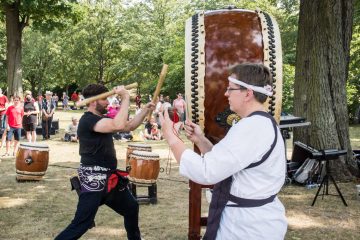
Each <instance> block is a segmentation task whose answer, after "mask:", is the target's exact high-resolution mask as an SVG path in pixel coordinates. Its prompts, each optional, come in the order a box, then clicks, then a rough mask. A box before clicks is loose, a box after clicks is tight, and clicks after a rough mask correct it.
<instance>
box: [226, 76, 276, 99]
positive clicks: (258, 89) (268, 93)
mask: <svg viewBox="0 0 360 240" xmlns="http://www.w3.org/2000/svg"><path fill="white" fill-rule="evenodd" d="M228 80H229V81H230V82H233V83H235V84H238V85H240V86H243V87H245V88H248V89H251V90H253V91H254V92H259V93H262V94H265V95H266V96H270V97H271V96H272V95H273V92H272V87H271V86H270V85H266V86H264V87H258V86H254V85H250V84H247V83H244V82H242V81H240V80H238V79H236V78H233V77H228Z"/></svg>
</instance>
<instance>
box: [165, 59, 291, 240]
mask: <svg viewBox="0 0 360 240" xmlns="http://www.w3.org/2000/svg"><path fill="white" fill-rule="evenodd" d="M230 72H231V74H230V76H229V78H228V80H229V86H228V88H227V91H226V92H225V96H226V97H227V98H228V101H229V105H230V109H231V110H232V111H234V112H235V113H237V114H238V115H239V116H240V117H241V120H240V121H239V122H237V123H236V124H234V125H233V126H232V127H231V128H230V130H229V132H228V133H227V135H226V136H225V137H224V138H223V139H222V140H221V141H220V142H218V143H217V144H215V145H213V144H212V143H211V142H210V141H209V140H208V139H207V138H206V137H205V136H204V135H203V133H202V131H201V129H200V127H199V126H198V125H196V124H194V123H192V122H190V121H187V122H186V126H185V131H186V135H187V137H188V138H189V139H190V140H191V141H192V142H193V143H194V144H196V145H197V147H198V148H199V150H200V151H201V153H202V155H199V154H197V153H195V152H194V151H192V150H190V149H188V148H187V147H186V146H185V144H184V143H183V142H182V141H181V140H180V139H179V138H178V137H177V136H176V134H175V133H174V132H173V130H172V121H171V120H170V118H169V117H168V114H167V112H165V114H164V116H161V117H160V118H161V121H162V125H163V135H164V137H165V138H166V140H167V141H168V144H169V145H170V148H171V150H172V151H173V153H174V156H175V158H176V160H177V161H178V162H179V163H180V173H181V174H182V175H184V176H186V177H188V178H189V179H191V180H192V181H194V182H197V183H199V184H203V185H211V184H215V186H214V189H213V196H212V200H211V204H210V209H209V217H208V225H207V229H206V233H205V236H204V239H207V240H210V239H252V240H254V239H284V237H285V234H286V230H287V221H286V217H285V209H284V206H283V205H282V203H281V202H280V200H279V199H278V198H277V196H276V195H277V193H278V192H279V191H280V189H281V187H282V185H283V183H284V180H285V163H286V161H285V148H284V142H283V140H282V138H281V134H280V131H279V128H278V126H277V125H276V122H275V120H274V119H273V117H272V116H271V115H269V114H268V113H267V112H266V111H265V109H264V106H263V103H264V102H265V101H266V99H267V97H268V96H271V95H272V89H271V84H272V83H271V79H272V78H271V74H270V71H269V69H268V68H267V67H265V66H264V65H262V64H251V63H247V64H239V65H237V66H235V67H233V68H232V69H231V70H230Z"/></svg>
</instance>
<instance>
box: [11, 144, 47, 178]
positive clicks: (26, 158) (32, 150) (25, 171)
mask: <svg viewBox="0 0 360 240" xmlns="http://www.w3.org/2000/svg"><path fill="white" fill-rule="evenodd" d="M48 163H49V147H48V146H47V145H46V144H40V143H20V146H19V149H18V151H17V153H16V180H41V179H42V177H43V176H44V175H45V172H46V170H47V167H48Z"/></svg>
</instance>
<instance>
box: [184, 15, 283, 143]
mask: <svg viewBox="0 0 360 240" xmlns="http://www.w3.org/2000/svg"><path fill="white" fill-rule="evenodd" d="M185 38H186V39H185V95H186V103H187V116H188V117H189V119H190V120H191V121H193V122H195V123H197V124H199V125H200V127H201V128H202V129H203V131H204V133H205V136H206V137H207V138H208V139H209V140H210V141H211V142H212V143H217V142H219V141H220V140H221V139H222V138H223V137H224V136H225V134H226V132H227V130H228V129H229V128H230V126H231V122H232V121H231V120H232V119H233V118H234V116H232V115H235V114H234V113H231V112H230V110H229V103H228V100H227V98H226V97H225V96H224V93H225V91H226V88H227V86H228V79H227V78H228V76H229V72H228V69H229V67H231V66H234V65H236V64H240V63H245V62H251V63H263V64H264V65H265V66H267V67H269V69H270V71H271V73H272V75H273V82H274V83H273V88H274V90H275V95H274V97H272V98H268V100H267V102H266V103H265V104H264V105H265V108H266V109H268V111H269V112H270V113H271V114H272V115H273V116H274V117H275V119H276V120H277V121H279V120H280V112H281V100H282V52H281V39H280V32H279V29H278V25H277V23H276V21H275V19H273V18H272V17H271V16H269V15H268V14H266V13H264V12H261V11H250V10H243V9H231V10H216V11H209V12H203V13H199V14H196V15H194V16H193V17H192V18H190V19H188V20H187V22H186V27H185ZM230 115H231V116H230ZM229 117H230V120H229ZM222 118H224V119H225V121H223V122H222ZM229 122H230V123H229ZM228 125H229V126H228Z"/></svg>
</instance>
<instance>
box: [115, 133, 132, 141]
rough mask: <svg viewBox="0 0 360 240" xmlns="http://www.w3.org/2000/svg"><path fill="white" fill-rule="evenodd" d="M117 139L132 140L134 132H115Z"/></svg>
mask: <svg viewBox="0 0 360 240" xmlns="http://www.w3.org/2000/svg"><path fill="white" fill-rule="evenodd" d="M113 138H114V139H115V140H124V141H131V140H133V134H132V132H117V133H114V134H113Z"/></svg>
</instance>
